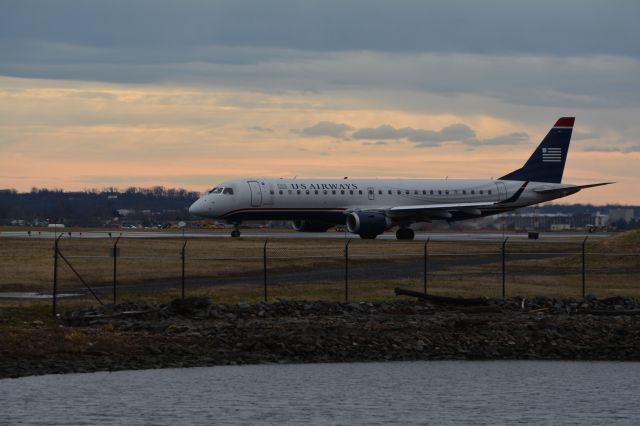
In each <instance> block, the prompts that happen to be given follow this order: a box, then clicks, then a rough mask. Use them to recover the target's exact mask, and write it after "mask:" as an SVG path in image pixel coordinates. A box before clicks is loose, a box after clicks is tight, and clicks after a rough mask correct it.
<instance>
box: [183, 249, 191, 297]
mask: <svg viewBox="0 0 640 426" xmlns="http://www.w3.org/2000/svg"><path fill="white" fill-rule="evenodd" d="M188 242H189V241H187V240H185V241H184V244H183V245H182V300H184V263H185V259H186V257H187V256H186V254H187V243H188Z"/></svg>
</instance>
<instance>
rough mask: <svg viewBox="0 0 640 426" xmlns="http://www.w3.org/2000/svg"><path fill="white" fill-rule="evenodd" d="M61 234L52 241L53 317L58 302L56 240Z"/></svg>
mask: <svg viewBox="0 0 640 426" xmlns="http://www.w3.org/2000/svg"><path fill="white" fill-rule="evenodd" d="M61 237H62V235H60V236H59V237H57V238H56V239H55V241H54V242H53V317H54V318H55V317H56V313H57V312H56V308H57V307H56V304H57V302H58V241H59V240H60V238H61Z"/></svg>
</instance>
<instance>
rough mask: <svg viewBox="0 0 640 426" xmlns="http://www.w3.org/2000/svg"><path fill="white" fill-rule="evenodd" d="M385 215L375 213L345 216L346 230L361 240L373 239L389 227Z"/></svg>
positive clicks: (355, 213) (356, 213)
mask: <svg viewBox="0 0 640 426" xmlns="http://www.w3.org/2000/svg"><path fill="white" fill-rule="evenodd" d="M389 225H390V223H389V221H388V219H387V217H386V216H385V215H383V214H382V213H376V212H353V213H349V215H347V230H348V231H349V232H353V233H354V234H359V235H360V236H361V237H362V238H375V237H376V236H377V235H379V234H382V233H383V232H384V231H385V229H387V228H388V227H389Z"/></svg>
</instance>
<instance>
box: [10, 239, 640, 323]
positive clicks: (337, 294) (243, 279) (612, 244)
mask: <svg viewBox="0 0 640 426" xmlns="http://www.w3.org/2000/svg"><path fill="white" fill-rule="evenodd" d="M618 237H620V238H618ZM0 253H1V255H2V257H1V258H0V265H1V266H2V274H1V275H0V295H3V296H4V297H5V298H6V297H9V296H11V295H14V296H16V297H26V296H31V297H41V298H47V299H48V298H51V299H52V301H53V302H52V309H53V310H54V312H58V311H59V310H60V309H63V308H64V306H65V305H68V304H73V303H78V302H79V301H82V302H83V303H86V302H87V299H93V300H94V301H95V303H117V302H122V301H131V300H152V301H157V302H166V301H169V300H171V299H174V298H176V297H189V296H205V297H211V298H213V299H214V300H215V301H217V302H219V303H252V302H257V301H276V300H303V299H304V300H345V301H372V300H384V299H391V298H393V297H395V296H394V295H393V289H395V288H398V287H400V288H404V289H408V290H412V291H418V292H422V293H428V294H433V295H442V296H449V297H483V296H487V297H511V296H516V295H518V296H525V297H533V296H536V295H542V296H547V297H557V298H568V297H584V296H585V295H586V294H590V293H591V294H596V295H598V296H601V297H606V296H627V297H637V296H639V295H640V280H639V279H638V278H639V277H640V252H639V251H638V245H637V242H636V241H635V239H633V238H627V239H625V238H624V236H623V234H621V235H620V236H614V237H611V238H606V239H598V241H595V240H593V241H590V240H588V239H587V238H585V237H579V238H572V239H557V238H549V239H546V240H545V239H542V240H525V239H520V238H519V239H515V238H513V239H509V238H505V239H499V240H495V239H491V240H487V239H481V238H479V239H477V240H472V239H470V240H465V241H440V240H438V241H430V240H427V241H394V240H374V241H370V240H360V239H344V240H343V239H335V238H326V239H325V238H318V239H294V238H273V239H249V238H247V239H245V238H240V239H229V238H217V237H216V238H205V237H196V236H187V237H186V238H119V237H116V236H115V235H113V236H112V237H111V238H83V237H82V236H79V235H75V236H74V235H73V234H61V235H60V236H58V237H57V238H56V239H55V240H52V239H44V238H41V239H38V238H32V239H29V238H3V239H2V250H1V251H0ZM21 295H22V296H21Z"/></svg>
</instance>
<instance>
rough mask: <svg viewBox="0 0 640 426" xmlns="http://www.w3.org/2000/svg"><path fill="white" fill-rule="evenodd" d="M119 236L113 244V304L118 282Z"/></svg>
mask: <svg viewBox="0 0 640 426" xmlns="http://www.w3.org/2000/svg"><path fill="white" fill-rule="evenodd" d="M119 241H120V237H118V238H116V242H115V244H114V245H113V253H112V254H113V304H114V305H115V304H116V285H117V284H118V278H117V277H118V242H119Z"/></svg>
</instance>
